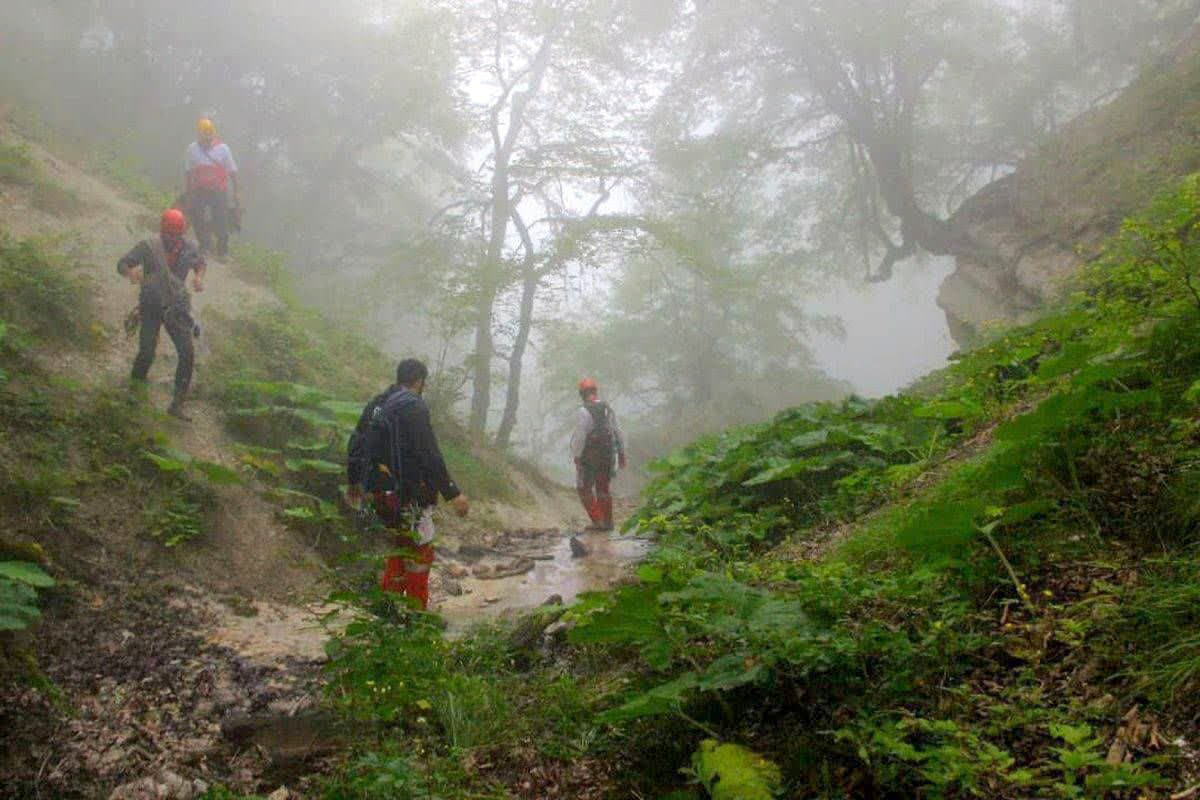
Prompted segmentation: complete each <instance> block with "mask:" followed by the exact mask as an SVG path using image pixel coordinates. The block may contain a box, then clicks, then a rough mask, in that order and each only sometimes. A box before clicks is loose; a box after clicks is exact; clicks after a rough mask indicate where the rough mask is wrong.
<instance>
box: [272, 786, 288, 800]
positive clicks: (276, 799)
mask: <svg viewBox="0 0 1200 800" xmlns="http://www.w3.org/2000/svg"><path fill="white" fill-rule="evenodd" d="M291 797H292V793H291V792H290V791H288V788H287V787H286V786H280V787H279V788H278V789H276V790H275V791H273V792H271V793H270V794H269V795H267V800H291Z"/></svg>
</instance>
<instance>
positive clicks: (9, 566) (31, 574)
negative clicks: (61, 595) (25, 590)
mask: <svg viewBox="0 0 1200 800" xmlns="http://www.w3.org/2000/svg"><path fill="white" fill-rule="evenodd" d="M0 578H8V579H9V580H12V581H17V582H19V583H24V584H27V585H29V586H37V587H38V588H41V589H48V588H49V587H51V586H53V585H54V578H51V577H50V576H49V575H47V574H46V573H45V571H44V570H43V569H42V568H41V567H39V566H38V565H37V564H31V563H30V562H28V561H0Z"/></svg>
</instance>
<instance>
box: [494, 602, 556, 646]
mask: <svg viewBox="0 0 1200 800" xmlns="http://www.w3.org/2000/svg"><path fill="white" fill-rule="evenodd" d="M550 601H557V602H550ZM566 612H567V609H566V607H565V606H564V605H563V604H562V598H561V597H559V596H558V595H554V596H552V597H550V598H549V600H548V601H547V603H546V605H543V606H542V607H541V608H536V609H534V610H533V611H531V612H530V613H529V614H527V615H525V616H524V617H522V618H521V621H520V622H518V623H517V625H516V627H514V628H513V631H512V633H511V634H509V637H508V648H509V649H510V650H529V649H531V648H533V647H534V646H536V645H537V644H538V643H539V642H541V640H542V634H543V633H544V632H545V630H546V628H548V627H549V626H550V625H553V624H554V623H555V622H558V620H559V618H560V617H562V615H563V614H565V613H566Z"/></svg>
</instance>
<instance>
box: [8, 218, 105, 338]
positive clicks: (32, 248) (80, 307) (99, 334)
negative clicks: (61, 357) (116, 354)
mask: <svg viewBox="0 0 1200 800" xmlns="http://www.w3.org/2000/svg"><path fill="white" fill-rule="evenodd" d="M94 305H95V301H94V297H93V289H92V285H91V283H90V281H89V280H88V279H87V278H86V277H85V276H84V275H83V274H81V271H80V265H79V264H78V263H77V262H76V261H74V260H73V259H72V258H70V257H68V256H66V255H64V254H62V253H60V252H58V251H56V250H54V249H53V248H52V247H51V245H50V244H48V243H47V242H43V241H35V240H29V239H24V240H17V239H13V238H12V237H10V236H7V235H5V234H3V233H2V232H0V319H3V320H5V321H6V322H8V323H9V324H10V325H13V326H16V327H17V328H18V329H19V330H20V331H21V332H22V333H23V334H25V335H26V336H31V337H34V338H35V339H36V340H38V341H46V342H52V343H55V344H66V343H70V344H73V345H74V346H76V347H82V348H84V349H89V348H94V347H96V346H97V345H99V343H100V342H101V341H102V340H103V331H102V330H101V328H100V327H99V325H98V323H97V321H96V316H95V311H94Z"/></svg>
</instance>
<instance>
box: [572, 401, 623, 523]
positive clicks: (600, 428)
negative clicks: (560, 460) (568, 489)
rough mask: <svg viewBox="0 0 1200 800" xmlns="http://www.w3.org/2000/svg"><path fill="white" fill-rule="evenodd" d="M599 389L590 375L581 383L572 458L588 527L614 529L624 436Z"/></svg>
mask: <svg viewBox="0 0 1200 800" xmlns="http://www.w3.org/2000/svg"><path fill="white" fill-rule="evenodd" d="M599 393H600V389H599V386H597V384H596V382H595V381H594V380H592V379H591V378H584V379H583V380H581V381H580V382H579V398H580V399H581V400H582V401H583V405H582V406H581V407H580V409H579V418H578V423H577V424H576V426H575V432H574V433H573V434H572V435H571V457H572V458H573V459H574V461H575V488H576V489H577V490H578V492H579V500H580V502H582V503H583V509H584V511H586V512H587V515H588V518H589V519H590V520H591V522H592V524H591V525H590V526H588V530H593V531H611V530H612V529H613V500H612V488H611V483H612V476H613V472H614V471H615V469H616V468H617V467H618V466H619V467H620V468H621V469H624V468H625V438H624V436H622V434H621V428H620V426H618V425H617V415H616V414H614V413H613V410H612V408H611V407H610V406H609V405H608V403H605V402H604V401H602V400H600V398H599Z"/></svg>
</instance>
